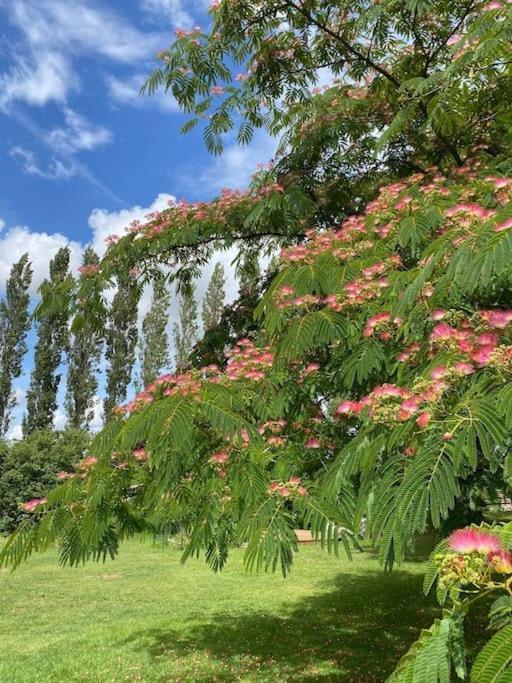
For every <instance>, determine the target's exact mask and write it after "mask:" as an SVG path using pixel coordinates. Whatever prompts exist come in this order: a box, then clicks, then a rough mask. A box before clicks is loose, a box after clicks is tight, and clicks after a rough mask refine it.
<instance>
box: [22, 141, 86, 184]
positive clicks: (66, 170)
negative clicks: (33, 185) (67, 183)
mask: <svg viewBox="0 0 512 683" xmlns="http://www.w3.org/2000/svg"><path fill="white" fill-rule="evenodd" d="M9 154H10V156H11V157H12V158H13V159H16V161H18V163H19V164H20V166H21V168H22V169H23V171H24V172H25V173H26V174H27V175H32V176H37V177H39V178H44V179H45V180H62V179H67V178H72V177H73V176H76V175H79V173H78V169H77V168H76V167H75V166H74V165H73V164H69V165H66V164H65V163H64V162H62V161H60V160H59V159H55V158H53V159H51V160H50V161H49V162H48V164H47V165H46V167H43V166H41V164H40V162H39V160H38V158H37V157H36V155H35V154H34V152H33V151H32V150H30V149H26V148H25V147H20V146H18V145H16V146H15V147H11V149H10V150H9Z"/></svg>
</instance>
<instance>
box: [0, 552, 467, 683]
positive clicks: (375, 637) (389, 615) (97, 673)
mask: <svg viewBox="0 0 512 683" xmlns="http://www.w3.org/2000/svg"><path fill="white" fill-rule="evenodd" d="M423 569H424V565H422V564H421V563H409V564H407V565H405V566H404V567H402V569H401V570H398V571H396V572H394V573H393V574H391V575H390V574H384V573H383V572H382V571H381V570H380V568H379V566H378V564H377V562H376V560H375V559H373V558H371V557H369V556H368V555H362V554H360V555H357V556H356V557H355V558H354V560H353V561H352V562H349V561H348V560H346V559H341V558H340V559H337V558H335V557H334V556H329V555H328V554H327V553H324V552H322V551H321V550H320V549H319V548H318V547H316V546H311V545H310V546H305V547H302V548H301V550H300V552H299V555H298V558H297V561H296V564H295V567H294V570H293V572H292V574H291V575H290V576H289V577H288V578H286V579H283V578H282V577H281V576H280V575H266V574H259V575H258V574H257V575H247V574H246V573H245V572H244V570H243V568H242V562H241V552H240V551H234V552H233V554H232V556H231V559H230V562H229V564H228V567H227V569H226V570H225V571H224V572H223V573H222V574H220V575H216V574H213V573H212V572H211V571H210V570H209V569H208V568H207V567H206V566H205V565H204V563H203V562H202V561H199V560H198V561H195V560H194V561H190V562H188V563H187V564H186V565H185V566H182V565H181V564H180V553H179V551H178V550H176V549H170V548H167V549H162V548H159V547H154V546H153V545H151V544H150V543H149V542H144V543H142V542H139V541H132V542H130V543H127V544H125V546H124V547H123V549H122V552H121V555H120V557H119V559H117V560H115V561H114V562H107V563H106V564H99V565H98V564H91V565H87V566H86V567H81V568H79V569H69V568H65V569H63V568H61V567H59V566H58V565H57V563H56V558H55V555H54V554H53V553H49V554H47V555H44V556H38V557H35V558H32V559H31V560H30V561H29V562H28V563H27V564H26V565H24V566H23V567H22V568H21V569H19V570H18V571H17V572H16V573H15V574H11V573H10V572H8V571H5V570H2V571H1V573H0V682H1V683H22V682H23V683H43V682H45V681H51V682H52V683H54V682H60V681H95V682H96V681H102V682H103V681H104V682H105V683H106V682H107V681H108V682H111V681H116V682H117V681H162V682H164V681H165V682H168V681H239V680H242V681H273V682H274V681H354V682H355V681H361V682H363V681H364V682H370V681H384V680H385V678H386V675H387V674H388V673H389V672H390V671H391V670H392V668H393V665H394V663H396V661H397V660H398V658H399V657H400V655H401V654H402V653H403V652H404V651H405V650H406V649H407V648H408V646H409V645H410V643H411V642H412V641H413V640H414V639H415V637H416V636H417V634H418V631H419V629H420V628H422V627H424V626H428V625H429V624H430V623H431V622H432V620H433V617H434V616H435V614H437V608H436V607H435V605H434V603H433V601H432V600H427V599H425V598H423V597H422V594H421V582H422V572H423ZM477 630H478V629H477Z"/></svg>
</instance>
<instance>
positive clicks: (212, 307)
mask: <svg viewBox="0 0 512 683" xmlns="http://www.w3.org/2000/svg"><path fill="white" fill-rule="evenodd" d="M225 283H226V280H225V278H224V268H223V266H222V264H221V263H217V264H216V265H215V268H214V269H213V274H212V277H211V280H210V282H209V283H208V287H207V289H206V292H205V295H204V299H203V308H202V319H203V328H204V330H206V331H207V330H209V329H211V328H212V327H216V326H217V325H218V324H219V322H220V318H221V316H222V311H223V309H224V299H225V298H226V292H225V289H224V285H225Z"/></svg>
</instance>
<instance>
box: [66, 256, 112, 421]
mask: <svg viewBox="0 0 512 683" xmlns="http://www.w3.org/2000/svg"><path fill="white" fill-rule="evenodd" d="M98 265H99V258H98V255H97V254H96V253H95V252H94V251H93V249H91V248H88V249H86V250H85V252H84V258H83V264H82V273H81V275H80V279H81V280H84V279H89V278H91V276H92V277H95V270H96V269H97V268H98ZM79 286H80V283H79ZM81 308H82V311H81V312H77V313H76V315H75V317H74V320H73V323H72V325H71V330H72V336H71V339H70V344H69V354H68V370H67V387H66V402H65V405H66V411H67V416H68V424H69V427H71V428H72V429H87V428H88V427H89V424H90V422H91V420H92V419H93V417H94V398H95V394H96V391H97V388H98V380H97V377H96V374H97V372H98V365H99V361H100V357H101V352H102V348H103V340H102V337H101V333H100V330H101V328H99V327H98V325H97V324H96V321H95V320H94V319H93V317H92V316H88V315H83V308H84V306H83V305H82V307H81ZM78 321H80V322H79V324H78Z"/></svg>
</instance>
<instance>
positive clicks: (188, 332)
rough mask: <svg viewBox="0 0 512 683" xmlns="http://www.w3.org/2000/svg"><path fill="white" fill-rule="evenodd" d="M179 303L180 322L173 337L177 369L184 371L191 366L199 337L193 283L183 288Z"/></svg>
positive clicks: (175, 326)
mask: <svg viewBox="0 0 512 683" xmlns="http://www.w3.org/2000/svg"><path fill="white" fill-rule="evenodd" d="M179 302H180V309H179V322H177V323H174V326H173V337H174V346H175V349H176V352H175V362H176V368H177V369H178V370H184V369H185V368H186V367H187V366H188V364H189V356H190V353H191V351H192V349H193V348H194V345H195V344H196V342H197V340H198V336H199V327H198V324H197V302H196V297H195V286H194V284H193V283H192V282H189V283H185V285H184V286H183V289H182V291H181V293H180V299H179Z"/></svg>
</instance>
